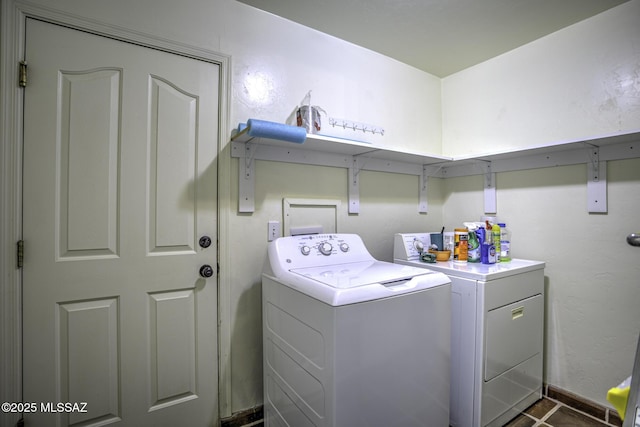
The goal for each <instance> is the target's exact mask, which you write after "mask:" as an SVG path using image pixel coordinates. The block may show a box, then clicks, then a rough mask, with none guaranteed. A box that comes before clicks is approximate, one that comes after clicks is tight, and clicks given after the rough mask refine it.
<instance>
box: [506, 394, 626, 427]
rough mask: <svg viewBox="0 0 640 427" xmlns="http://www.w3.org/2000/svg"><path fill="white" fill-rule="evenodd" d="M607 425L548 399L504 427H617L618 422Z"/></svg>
mask: <svg viewBox="0 0 640 427" xmlns="http://www.w3.org/2000/svg"><path fill="white" fill-rule="evenodd" d="M612 422H613V424H608V423H606V422H604V421H602V420H599V419H597V418H595V417H592V416H591V415H588V414H586V413H584V412H580V411H578V410H576V409H574V408H571V407H570V406H567V405H565V404H564V403H562V402H559V401H557V400H554V399H550V398H548V397H544V398H543V399H541V400H539V401H538V402H536V403H534V404H533V405H531V406H530V407H529V408H528V409H527V410H525V411H524V413H522V414H520V415H519V416H518V417H516V418H515V419H513V420H512V421H511V422H509V423H508V424H507V425H506V426H505V427H611V426H613V427H618V426H620V425H621V424H620V420H619V419H616V420H613V421H612Z"/></svg>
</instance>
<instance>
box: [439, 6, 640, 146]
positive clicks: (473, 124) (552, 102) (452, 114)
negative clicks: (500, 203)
mask: <svg viewBox="0 0 640 427" xmlns="http://www.w3.org/2000/svg"><path fill="white" fill-rule="evenodd" d="M638 22H640V1H638V0H632V1H630V2H628V3H625V4H623V5H621V6H618V7H616V8H613V9H610V10H608V11H606V12H604V13H601V14H600V15H598V16H595V17H593V18H591V19H588V20H585V21H582V22H580V23H578V24H575V25H573V26H571V27H568V28H566V29H563V30H560V31H558V32H556V33H554V34H551V35H549V36H547V37H544V38H541V39H539V40H537V41H534V42H532V43H529V44H528V45H525V46H523V47H521V48H518V49H516V50H514V51H511V52H508V53H506V54H503V55H501V56H499V57H496V58H493V59H491V60H489V61H486V62H484V63H482V64H479V65H477V66H474V67H471V68H468V69H466V70H464V71H461V72H459V73H456V74H453V75H451V76H449V77H446V78H444V79H443V80H442V91H443V141H444V142H443V145H444V147H445V150H444V151H445V152H446V153H447V154H450V155H454V156H455V155H461V154H470V153H486V152H494V151H500V150H504V149H510V148H516V147H517V148H524V147H530V146H538V145H546V144H550V143H558V142H563V141H576V140H577V141H580V140H585V139H590V138H594V137H599V136H605V135H611V134H616V133H626V132H633V131H636V132H637V131H638V130H640V59H639V57H640V25H638Z"/></svg>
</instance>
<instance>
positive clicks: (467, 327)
mask: <svg viewBox="0 0 640 427" xmlns="http://www.w3.org/2000/svg"><path fill="white" fill-rule="evenodd" d="M430 243H431V242H430V233H406V234H403V233H399V234H396V235H395V236H394V255H393V256H394V262H395V263H398V264H402V265H411V266H420V267H423V268H428V269H429V270H433V271H440V272H442V273H444V274H446V275H447V276H449V278H450V279H451V292H452V299H451V302H452V320H451V397H450V402H451V410H450V424H451V426H452V427H485V426H502V425H504V424H506V423H507V422H508V421H509V420H511V419H512V418H514V417H516V416H517V415H518V414H519V413H520V412H521V411H522V410H524V409H526V408H527V407H529V406H530V405H531V404H533V403H534V402H536V401H537V400H539V399H540V398H541V397H542V360H543V331H544V267H545V263H544V262H541V261H531V260H523V259H512V260H511V261H509V262H502V263H495V264H480V263H469V262H467V263H460V262H454V261H444V262H436V263H426V262H423V261H422V260H421V254H420V251H421V250H422V248H428V247H429V245H430Z"/></svg>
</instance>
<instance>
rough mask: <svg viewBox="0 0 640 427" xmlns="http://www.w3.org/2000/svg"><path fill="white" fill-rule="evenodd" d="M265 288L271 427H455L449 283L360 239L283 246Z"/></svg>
mask: <svg viewBox="0 0 640 427" xmlns="http://www.w3.org/2000/svg"><path fill="white" fill-rule="evenodd" d="M268 258H269V262H268V263H267V266H266V267H265V272H264V274H263V278H262V310H263V313H262V315H263V343H264V344H263V345H264V347H263V351H264V413H265V425H266V426H271V427H273V426H295V427H304V426H330V427H342V426H407V427H409V426H424V427H440V426H442V427H446V426H448V425H449V394H450V393H449V381H450V378H449V374H448V373H449V369H450V319H451V312H450V307H451V281H450V279H449V278H448V277H447V276H446V275H444V274H442V273H437V272H432V271H428V270H425V269H421V268H418V267H412V266H404V265H399V264H394V263H390V262H383V261H378V260H376V259H374V258H373V257H372V256H371V254H370V253H369V252H368V251H367V249H366V247H365V245H364V243H363V241H362V239H361V238H360V237H359V236H358V235H355V234H322V235H304V236H291V237H281V238H278V239H276V240H274V241H273V242H271V243H270V244H269V246H268Z"/></svg>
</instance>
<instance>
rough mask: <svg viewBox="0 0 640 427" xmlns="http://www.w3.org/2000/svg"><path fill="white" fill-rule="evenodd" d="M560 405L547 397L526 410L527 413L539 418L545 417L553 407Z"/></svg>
mask: <svg viewBox="0 0 640 427" xmlns="http://www.w3.org/2000/svg"><path fill="white" fill-rule="evenodd" d="M556 406H558V404H557V403H556V402H554V401H553V400H549V399H547V398H546V397H544V398H542V399H540V400H538V401H537V402H536V403H534V404H533V405H531V406H529V407H528V408H527V409H526V410H525V411H524V412H525V414H529V415H531V416H532V417H533V418H536V419H538V420H540V419H542V418H544V416H545V415H547V414H548V413H549V412H551V410H552V409H553V408H555V407H556Z"/></svg>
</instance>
